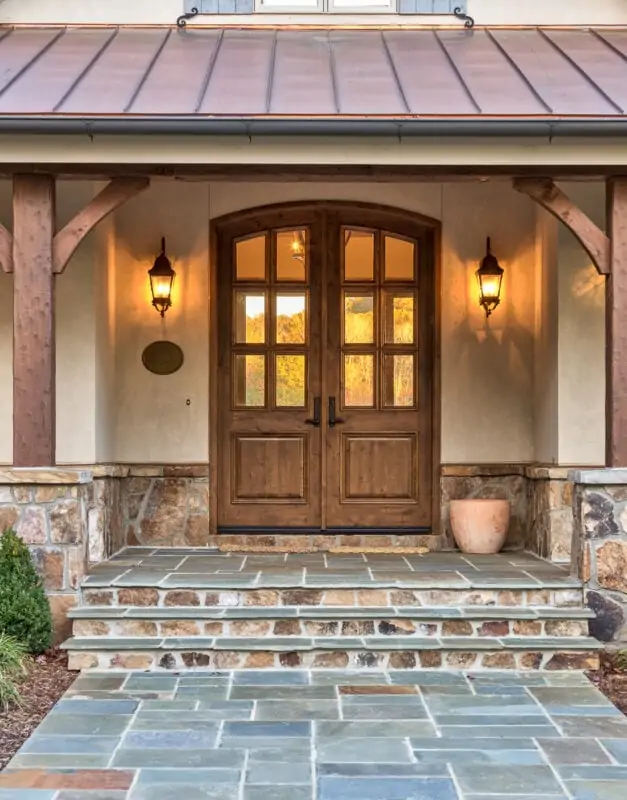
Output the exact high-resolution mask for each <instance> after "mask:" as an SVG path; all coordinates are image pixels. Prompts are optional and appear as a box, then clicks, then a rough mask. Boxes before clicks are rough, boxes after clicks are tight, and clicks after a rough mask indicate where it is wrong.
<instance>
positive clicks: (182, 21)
mask: <svg viewBox="0 0 627 800" xmlns="http://www.w3.org/2000/svg"><path fill="white" fill-rule="evenodd" d="M199 14H200V11H199V10H198V7H197V6H192V8H191V10H190V11H188V12H187V13H186V14H181V16H180V17H179V18H178V19H177V20H176V26H177V28H186V27H187V20H188V19H193V18H194V17H197V16H198V15H199Z"/></svg>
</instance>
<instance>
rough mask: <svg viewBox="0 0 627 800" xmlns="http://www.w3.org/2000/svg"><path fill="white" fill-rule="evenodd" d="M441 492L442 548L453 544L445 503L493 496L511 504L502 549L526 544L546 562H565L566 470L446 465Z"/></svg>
mask: <svg viewBox="0 0 627 800" xmlns="http://www.w3.org/2000/svg"><path fill="white" fill-rule="evenodd" d="M441 495H442V503H441V513H442V517H441V526H442V535H443V542H442V545H443V547H444V548H449V549H450V548H451V547H453V546H454V544H453V534H452V531H451V527H450V501H451V500H457V499H460V500H461V499H466V498H490V499H492V498H494V499H502V500H509V501H510V502H511V507H512V517H511V522H510V528H509V533H508V536H507V542H506V545H505V547H506V549H509V550H516V549H522V548H525V549H527V550H530V551H531V552H533V553H537V554H538V555H540V556H542V557H543V558H548V559H550V560H551V561H557V562H568V561H569V560H570V546H571V538H572V532H573V512H572V482H570V480H569V478H568V470H567V469H565V468H563V467H544V466H539V465H530V464H484V465H479V466H476V465H461V466H459V465H450V464H449V465H445V466H443V467H442V478H441Z"/></svg>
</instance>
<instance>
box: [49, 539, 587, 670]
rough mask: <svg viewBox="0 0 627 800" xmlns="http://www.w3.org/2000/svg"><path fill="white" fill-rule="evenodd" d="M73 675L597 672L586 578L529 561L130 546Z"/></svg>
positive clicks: (101, 600) (99, 587) (101, 585)
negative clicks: (299, 671) (333, 670)
mask: <svg viewBox="0 0 627 800" xmlns="http://www.w3.org/2000/svg"><path fill="white" fill-rule="evenodd" d="M69 616H70V618H71V619H72V622H73V626H74V631H73V633H74V637H73V638H72V639H70V640H68V641H67V642H66V643H65V645H64V647H65V648H66V649H67V650H68V651H69V655H70V668H71V669H84V670H89V669H122V668H124V669H147V670H151V669H154V670H171V671H178V670H190V669H209V670H216V669H266V668H268V669H270V668H274V669H288V668H294V667H304V668H315V669H318V668H319V669H324V668H342V669H344V668H347V667H349V668H354V669H370V668H375V667H376V668H380V669H381V668H385V669H388V668H389V669H426V668H434V669H460V668H466V667H468V668H473V669H475V668H476V669H505V670H508V669H511V670H514V669H517V670H523V669H524V670H539V669H541V670H554V669H574V670H582V669H593V668H594V667H595V665H596V664H597V663H598V655H597V650H598V648H599V644H598V642H596V641H595V640H594V639H591V638H589V637H588V635H587V634H588V620H589V619H590V618H591V617H592V616H593V615H592V613H591V612H590V611H589V610H588V609H586V608H584V597H583V589H582V585H581V583H580V582H579V581H578V580H576V579H574V578H572V577H571V576H570V575H569V574H568V571H567V569H565V568H562V567H559V566H556V565H553V564H549V563H547V562H545V561H542V560H541V559H538V558H537V557H535V556H531V555H529V554H526V553H507V554H501V555H499V556H466V555H464V554H460V553H440V554H437V555H431V556H424V557H422V556H419V555H404V556H401V555H394V554H390V555H385V556H384V555H372V554H363V555H360V554H344V555H334V554H328V553H327V554H314V555H312V554H307V555H303V554H300V555H294V556H292V555H285V556H283V555H281V556H277V555H276V554H275V555H269V556H268V555H250V554H245V553H243V554H231V555H225V554H221V553H215V552H204V553H201V552H198V551H185V550H183V551H180V552H179V551H166V550H158V551H147V550H144V549H130V550H125V551H124V552H123V553H121V554H120V555H119V556H116V557H114V558H113V559H111V560H110V561H108V562H106V563H104V564H102V565H100V566H98V567H97V568H96V569H94V570H93V571H92V573H91V574H90V575H89V576H88V577H87V578H86V580H85V581H84V583H83V585H82V588H81V604H80V605H79V607H78V608H75V609H72V610H71V611H70V614H69Z"/></svg>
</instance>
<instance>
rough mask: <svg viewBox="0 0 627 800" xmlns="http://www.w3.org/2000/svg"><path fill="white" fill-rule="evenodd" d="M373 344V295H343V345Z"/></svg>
mask: <svg viewBox="0 0 627 800" xmlns="http://www.w3.org/2000/svg"><path fill="white" fill-rule="evenodd" d="M373 342H374V295H373V294H372V293H370V294H358V295H356V294H345V295H344V343H345V344H372V343H373Z"/></svg>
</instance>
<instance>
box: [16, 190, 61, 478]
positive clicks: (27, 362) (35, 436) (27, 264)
mask: <svg viewBox="0 0 627 800" xmlns="http://www.w3.org/2000/svg"><path fill="white" fill-rule="evenodd" d="M54 220H55V181H54V178H53V177H52V176H49V175H16V176H15V178H14V181H13V270H14V272H13V463H14V464H15V466H17V467H49V466H52V465H53V464H54V455H55V453H54V451H55V345H54V333H55V331H54V274H53V269H52V266H53V265H52V242H53V238H54V224H55V223H54Z"/></svg>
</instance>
